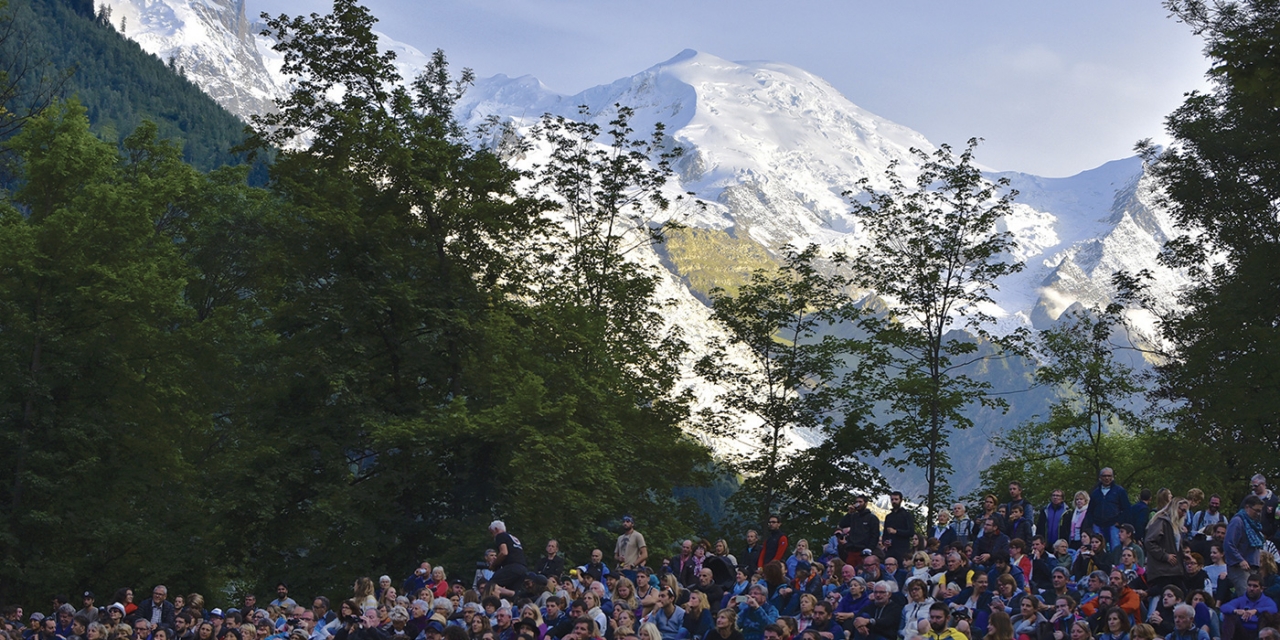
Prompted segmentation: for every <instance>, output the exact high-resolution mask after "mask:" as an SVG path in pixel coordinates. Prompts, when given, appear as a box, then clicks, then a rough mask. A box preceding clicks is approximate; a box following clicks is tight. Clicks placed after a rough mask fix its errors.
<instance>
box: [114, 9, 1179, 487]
mask: <svg viewBox="0 0 1280 640" xmlns="http://www.w3.org/2000/svg"><path fill="white" fill-rule="evenodd" d="M110 4H112V5H113V15H112V19H113V22H114V23H116V24H117V25H118V26H121V27H123V26H124V25H123V24H122V21H123V20H127V28H123V29H122V30H124V31H125V34H126V35H127V36H129V37H131V38H133V39H135V40H136V41H138V42H139V44H141V45H142V46H143V48H144V49H146V50H148V51H150V52H152V53H155V54H156V55H158V56H160V57H161V58H162V59H165V60H169V59H172V60H174V64H175V65H176V66H180V67H183V69H184V70H185V73H186V74H187V76H188V77H190V78H191V79H192V80H193V81H195V82H196V83H197V84H198V85H200V86H201V87H203V88H204V89H205V91H207V92H208V93H209V94H210V95H211V96H213V97H214V98H215V99H217V100H218V101H219V102H220V103H222V104H223V105H224V106H226V107H227V108H228V109H230V110H232V111H233V112H235V113H237V114H238V115H240V116H241V117H244V118H246V119H247V118H248V116H249V115H252V114H254V113H261V112H263V111H265V110H267V109H270V108H271V100H272V99H274V98H275V97H277V96H279V95H281V94H282V92H283V91H285V90H286V89H287V87H288V81H287V79H285V78H283V77H281V75H280V73H279V71H280V63H281V61H280V58H279V56H278V54H276V53H275V52H273V51H271V50H270V44H271V43H270V42H269V41H268V40H267V39H266V38H264V37H262V36H261V35H258V34H257V31H258V29H255V28H254V25H253V24H252V23H251V22H250V21H248V20H247V19H246V6H245V0H110ZM383 44H384V46H385V47H387V48H392V49H394V50H396V52H397V56H398V60H399V66H400V70H401V73H402V75H404V76H405V77H406V78H409V77H412V76H413V75H414V74H415V73H416V72H417V70H418V69H420V68H421V67H422V66H423V65H424V64H425V61H426V59H427V57H426V56H425V55H423V54H422V53H421V52H420V51H418V50H417V49H414V48H413V47H410V46H408V45H404V44H402V43H397V42H394V41H391V40H389V39H386V38H384V39H383ZM615 104H621V105H625V106H628V107H631V108H633V109H634V110H635V112H636V117H635V118H634V119H633V121H632V124H633V125H634V126H635V129H636V130H637V131H638V132H645V131H648V130H650V129H651V128H652V126H653V125H654V124H655V123H658V122H662V123H664V124H665V126H666V130H667V133H668V134H669V135H670V136H671V138H672V139H673V141H674V143H675V144H678V145H679V146H681V147H682V148H683V149H684V150H685V153H684V155H683V156H682V157H681V158H680V160H679V161H678V163H677V165H676V169H677V172H678V173H677V180H676V181H675V182H676V184H673V185H671V190H672V193H673V194H675V193H684V192H693V193H694V194H696V196H697V197H698V198H700V199H702V200H703V201H704V202H705V203H707V206H706V207H705V208H704V209H689V210H684V211H681V212H679V213H678V214H677V215H681V216H682V219H681V221H682V222H683V223H684V224H686V225H688V226H690V227H694V228H696V229H699V230H703V231H704V233H703V234H702V235H696V236H693V237H695V238H700V239H701V240H699V241H700V242H704V243H711V242H713V241H714V242H717V243H721V244H720V245H718V246H715V247H710V246H708V247H694V250H691V251H684V252H683V253H677V252H669V253H668V254H666V255H658V254H657V253H651V254H645V255H641V256H639V257H638V258H637V259H639V260H642V261H646V262H649V263H651V264H653V265H661V266H662V267H663V268H665V269H666V271H665V276H664V281H663V283H662V287H661V293H662V295H663V296H664V297H666V298H668V299H670V300H672V307H671V309H670V312H669V313H668V314H667V315H668V317H670V318H671V319H672V322H674V323H676V324H678V325H680V326H681V327H682V328H683V329H684V331H685V334H686V336H687V337H688V338H689V339H690V341H691V342H692V343H694V344H695V346H697V345H702V344H705V343H706V342H707V341H708V340H711V339H712V338H714V337H716V336H719V335H722V332H721V330H720V328H719V327H717V326H716V325H715V323H713V322H712V321H711V320H710V314H709V311H708V309H707V308H706V306H705V304H704V302H703V300H704V299H705V297H702V298H700V297H699V296H703V294H705V288H706V286H705V285H706V284H707V283H706V282H703V280H706V278H711V280H712V282H711V283H710V284H715V282H714V279H715V278H716V277H719V276H718V275H716V274H718V273H720V272H721V271H719V270H717V269H718V268H721V267H723V265H720V264H715V265H709V264H707V263H708V262H715V261H719V260H722V259H723V256H725V255H729V254H732V255H738V256H741V255H756V254H760V255H768V254H770V253H772V254H773V255H775V256H776V254H777V252H778V250H779V249H781V248H782V247H784V246H785V245H788V244H795V245H804V244H807V243H809V242H817V243H819V244H821V245H823V246H824V247H825V248H826V249H828V250H830V251H838V250H848V249H851V248H853V247H856V246H857V245H858V244H859V243H861V242H864V241H865V238H864V236H863V234H862V233H861V232H860V230H859V228H858V224H857V223H856V221H855V219H854V218H853V217H852V216H851V215H850V213H849V206H848V203H847V201H846V199H845V197H844V196H843V195H842V194H843V193H844V192H845V191H846V190H848V189H850V188H852V187H853V186H854V185H855V183H856V182H857V181H858V180H859V179H861V178H864V177H865V178H868V179H869V180H870V181H871V183H872V185H873V186H877V187H884V186H885V179H884V171H885V169H886V168H887V167H889V166H890V164H891V163H894V162H897V163H899V166H900V167H901V168H902V169H903V170H904V171H906V172H908V173H910V172H912V171H914V170H915V169H916V168H918V167H919V165H920V160H919V158H918V157H917V156H916V155H914V154H913V153H911V151H910V150H911V149H912V148H917V149H922V150H925V151H932V150H934V149H935V145H934V143H933V142H931V141H929V140H927V139H926V138H925V137H924V136H923V135H921V134H920V133H918V132H916V131H913V130H911V129H909V128H907V127H904V126H902V125H899V124H896V123H894V122H891V121H889V120H886V119H885V118H882V117H880V116H877V115H875V114H872V113H870V112H868V111H866V110H864V109H862V108H860V107H858V106H857V105H855V104H854V103H852V102H850V101H849V100H848V99H847V98H846V97H845V96H843V95H841V94H840V92H839V91H837V90H836V89H835V88H834V87H832V86H831V85H830V84H828V83H827V82H826V81H824V80H822V79H821V78H819V77H817V76H814V75H813V74H810V73H808V72H806V71H804V70H802V69H799V68H796V67H794V66H790V65H786V64H779V63H774V62H730V61H727V60H724V59H721V58H718V57H716V56H714V55H710V54H707V53H700V52H697V51H692V50H686V51H683V52H681V53H679V54H678V55H676V56H675V57H673V58H671V59H670V60H667V61H666V62H662V63H660V64H657V65H654V66H653V67H651V68H649V69H646V70H644V71H641V72H639V73H637V74H635V75H633V76H629V77H626V78H622V79H620V80H617V81H615V82H613V83H610V84H607V85H601V86H598V87H593V88H590V89H587V90H585V91H582V92H581V93H578V94H576V95H572V96H566V95H561V94H557V93H554V92H552V91H550V90H548V89H547V88H546V87H545V86H544V85H543V84H542V83H540V82H539V81H538V80H537V79H536V78H533V77H531V76H523V77H519V78H509V77H507V76H503V75H498V76H494V77H491V78H486V79H483V80H480V81H479V82H477V84H476V86H475V87H473V88H472V89H471V90H470V91H469V92H468V93H467V94H466V96H465V97H464V99H463V101H462V102H461V103H460V104H459V117H460V119H461V120H462V121H463V122H464V123H467V124H473V125H474V124H478V123H480V122H483V121H485V120H486V119H488V118H490V117H493V116H496V117H497V118H499V119H501V120H506V121H509V122H511V123H513V124H514V125H515V127H516V129H517V130H518V131H519V130H526V131H527V128H528V127H530V126H532V125H533V124H534V123H535V122H536V121H537V119H538V118H539V117H540V116H541V115H542V114H544V113H551V114H555V115H563V116H566V117H571V118H577V117H579V107H585V108H586V110H587V113H588V114H589V115H588V117H591V118H596V119H599V120H601V121H602V122H607V121H608V120H609V119H610V118H611V117H612V115H613V105H615ZM950 142H952V143H953V144H956V145H959V144H962V143H963V141H950ZM978 156H979V157H981V149H980V148H979V150H978ZM537 159H538V154H537V152H536V150H535V152H534V153H533V154H531V155H530V157H529V158H526V159H525V162H536V161H537ZM990 177H991V178H992V179H996V178H999V177H1007V178H1009V179H1010V180H1011V181H1012V183H1013V186H1014V187H1015V188H1017V189H1018V190H1019V192H1020V195H1019V196H1018V198H1017V204H1016V205H1015V207H1014V212H1013V214H1012V215H1010V216H1008V217H1007V218H1006V219H1005V220H1004V221H1003V224H1004V225H1005V227H1006V228H1007V229H1008V230H1010V231H1012V232H1013V234H1014V235H1015V237H1016V239H1017V243H1018V249H1017V251H1016V254H1015V255H1014V256H1013V257H1015V258H1017V259H1019V260H1022V261H1024V262H1025V263H1026V269H1024V270H1023V271H1022V272H1021V273H1019V274H1017V275H1015V276H1012V277H1010V278H1008V279H1006V280H1004V281H1002V282H1001V283H1000V290H999V292H998V293H996V295H995V300H996V307H995V308H993V309H990V311H991V313H992V314H993V315H995V316H996V317H997V318H998V322H999V323H1000V327H999V329H1002V330H1011V329H1013V328H1016V327H1034V328H1044V327H1046V326H1049V325H1050V324H1052V323H1053V322H1054V321H1056V320H1057V318H1058V317H1059V316H1060V315H1061V314H1062V313H1063V312H1064V311H1065V310H1067V309H1069V308H1071V307H1072V306H1075V305H1079V306H1083V307H1092V306H1097V305H1102V304H1105V303H1106V302H1107V301H1109V299H1110V296H1111V294H1112V288H1111V285H1110V278H1111V276H1112V274H1114V273H1115V272H1116V271H1117V270H1120V269H1127V270H1130V271H1137V270H1140V269H1148V270H1150V271H1152V272H1153V273H1155V274H1156V276H1157V279H1156V284H1155V288H1156V292H1157V293H1165V294H1172V293H1173V292H1174V291H1176V290H1177V289H1178V288H1179V287H1180V286H1182V285H1183V284H1185V280H1184V278H1183V277H1182V276H1181V275H1180V274H1178V273H1174V272H1172V271H1169V270H1167V269H1164V268H1162V267H1160V266H1159V265H1158V264H1157V262H1156V255H1157V253H1158V251H1159V249H1160V247H1161V245H1162V244H1163V243H1164V242H1165V240H1167V239H1168V238H1169V237H1170V236H1171V235H1172V233H1173V232H1172V226H1171V223H1170V219H1169V216H1168V215H1167V212H1165V211H1163V210H1162V209H1160V208H1159V207H1157V206H1155V205H1154V202H1155V198H1154V197H1153V196H1154V194H1153V191H1152V190H1153V186H1152V184H1151V182H1150V180H1149V179H1148V178H1147V177H1146V176H1145V174H1144V170H1143V166H1142V163H1141V161H1140V160H1138V159H1137V158H1129V159H1125V160H1117V161H1115V162H1110V163H1107V164H1105V165H1103V166H1101V167H1098V168H1096V169H1093V170H1090V171H1086V172H1083V173H1081V174H1078V175H1076V176H1072V177H1068V178H1041V177H1038V176H1034V175H1029V174H1023V173H1014V172H1009V173H992V174H991V175H990ZM746 266H750V263H749V262H748V263H746ZM744 268H745V267H744ZM707 274H711V275H707ZM699 278H702V280H699ZM699 283H701V284H699ZM1135 319H1136V320H1139V321H1140V322H1141V321H1144V320H1146V319H1144V318H1135ZM690 384H691V385H693V386H694V387H695V390H696V392H697V393H698V395H699V397H700V398H701V400H702V401H703V402H704V403H708V404H711V403H715V401H716V398H715V396H716V393H717V392H716V390H715V389H714V388H709V387H706V386H705V385H703V386H699V385H698V384H697V382H696V381H694V380H690ZM993 425H994V423H993ZM992 428H997V427H995V426H993V427H992ZM979 432H980V433H978V434H976V435H975V436H973V438H974V440H973V441H971V442H969V443H968V444H965V445H963V446H966V447H968V448H969V449H970V450H967V451H966V452H965V455H964V456H963V457H961V456H955V458H956V466H957V477H956V479H953V481H952V486H953V487H954V488H955V489H957V490H958V491H961V492H963V491H966V490H968V489H970V488H972V486H974V484H975V483H976V471H977V470H978V469H980V468H981V467H982V466H985V464H987V463H989V462H990V461H991V457H992V456H993V455H994V451H992V450H991V447H990V445H989V443H988V444H985V445H984V444H983V442H985V441H986V440H987V436H990V435H993V434H992V433H990V432H986V433H982V430H981V429H980V430H979ZM797 436H798V438H799V440H800V441H803V440H804V439H805V434H797ZM714 444H715V445H716V446H718V447H720V448H722V449H737V448H742V447H747V446H750V444H749V443H748V442H745V441H742V440H735V439H730V440H727V441H721V442H716V443H714ZM955 444H956V445H957V446H961V443H955ZM964 478H967V479H964Z"/></svg>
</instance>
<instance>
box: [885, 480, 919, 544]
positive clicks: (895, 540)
mask: <svg viewBox="0 0 1280 640" xmlns="http://www.w3.org/2000/svg"><path fill="white" fill-rule="evenodd" d="M889 502H890V504H891V505H892V506H893V508H892V510H890V511H889V513H888V515H886V516H885V517H884V539H885V540H886V541H888V543H889V549H888V551H887V555H889V556H893V557H894V558H897V559H899V560H901V559H902V558H903V557H904V556H906V555H907V552H908V551H910V550H911V536H914V535H915V533H916V517H915V515H914V514H913V513H911V512H910V511H907V509H906V507H903V506H902V492H901V491H894V492H892V493H890V494H889Z"/></svg>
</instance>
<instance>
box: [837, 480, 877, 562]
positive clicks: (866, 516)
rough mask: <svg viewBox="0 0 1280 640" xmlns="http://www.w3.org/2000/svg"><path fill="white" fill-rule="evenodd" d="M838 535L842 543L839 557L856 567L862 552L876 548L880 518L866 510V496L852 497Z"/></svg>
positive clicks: (841, 520) (860, 559)
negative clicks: (841, 536) (841, 537)
mask: <svg viewBox="0 0 1280 640" xmlns="http://www.w3.org/2000/svg"><path fill="white" fill-rule="evenodd" d="M839 526H840V533H841V534H843V535H844V543H843V544H841V545H840V557H841V558H844V561H845V562H847V563H849V564H852V565H857V564H858V563H859V562H861V561H862V550H863V549H870V548H872V547H874V546H876V542H877V541H878V540H879V539H880V518H877V517H876V514H874V513H872V512H871V510H870V509H868V508H867V497H866V496H854V498H853V502H851V503H850V504H849V511H848V513H846V514H845V516H844V517H843V518H841V519H840V525H839Z"/></svg>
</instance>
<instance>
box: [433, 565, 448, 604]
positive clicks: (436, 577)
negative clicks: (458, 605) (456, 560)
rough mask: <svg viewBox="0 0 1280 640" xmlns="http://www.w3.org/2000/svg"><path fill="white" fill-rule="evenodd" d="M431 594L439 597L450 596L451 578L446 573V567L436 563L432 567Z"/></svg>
mask: <svg viewBox="0 0 1280 640" xmlns="http://www.w3.org/2000/svg"><path fill="white" fill-rule="evenodd" d="M431 595H433V596H435V597H437V598H448V597H449V578H448V577H447V576H445V574H444V567H442V566H440V565H436V566H435V567H433V568H432V569H431Z"/></svg>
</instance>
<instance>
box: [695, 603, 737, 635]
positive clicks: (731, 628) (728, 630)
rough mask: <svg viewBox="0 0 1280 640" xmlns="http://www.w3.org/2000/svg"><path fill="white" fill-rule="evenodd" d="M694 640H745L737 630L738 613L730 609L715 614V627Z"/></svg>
mask: <svg viewBox="0 0 1280 640" xmlns="http://www.w3.org/2000/svg"><path fill="white" fill-rule="evenodd" d="M695 640H746V638H745V637H744V636H743V635H742V631H741V630H739V629H738V612H737V610H736V609H734V608H732V607H728V608H725V609H721V610H720V613H717V614H716V626H715V628H714V629H712V630H711V631H709V632H707V635H706V636H704V637H702V638H699V639H695Z"/></svg>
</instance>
